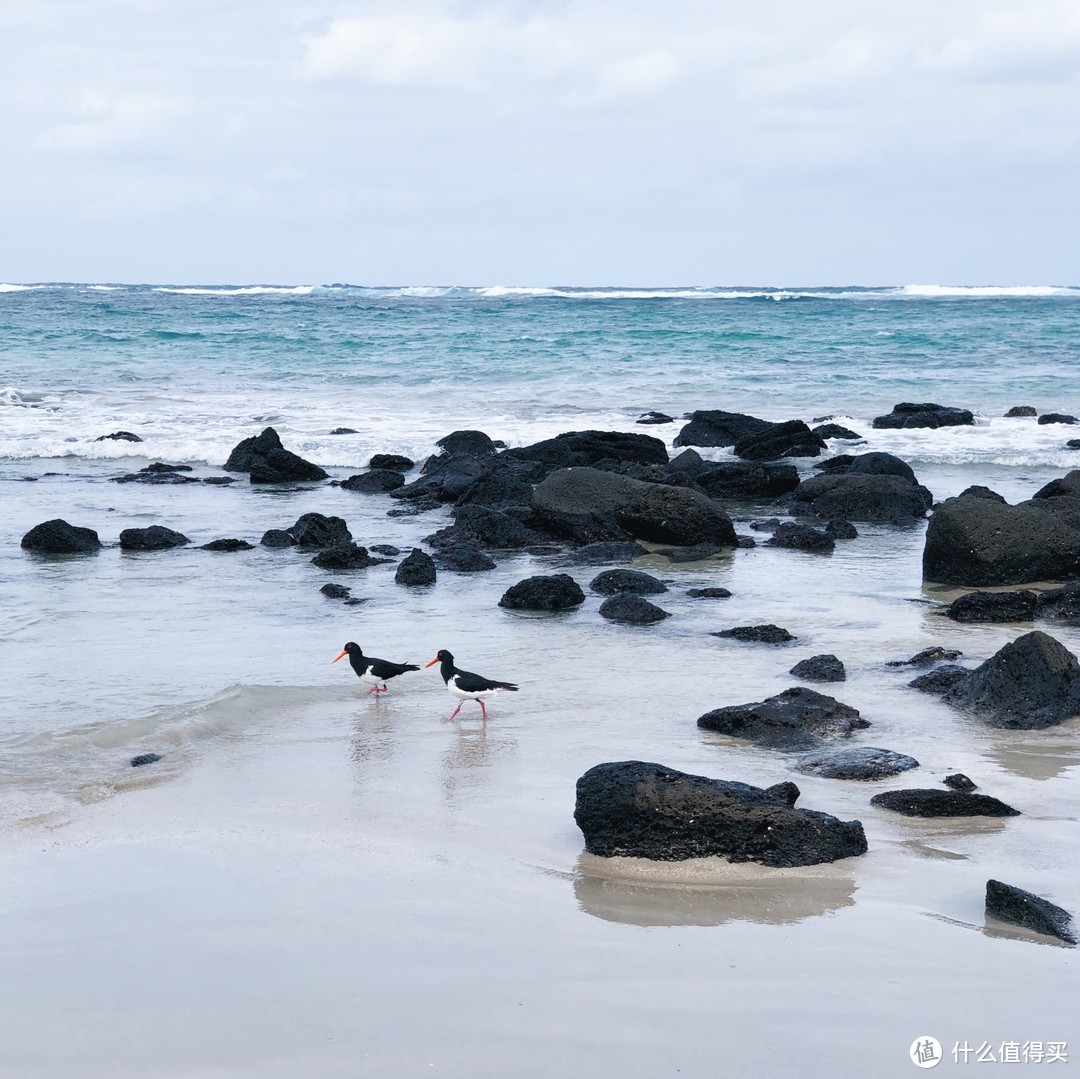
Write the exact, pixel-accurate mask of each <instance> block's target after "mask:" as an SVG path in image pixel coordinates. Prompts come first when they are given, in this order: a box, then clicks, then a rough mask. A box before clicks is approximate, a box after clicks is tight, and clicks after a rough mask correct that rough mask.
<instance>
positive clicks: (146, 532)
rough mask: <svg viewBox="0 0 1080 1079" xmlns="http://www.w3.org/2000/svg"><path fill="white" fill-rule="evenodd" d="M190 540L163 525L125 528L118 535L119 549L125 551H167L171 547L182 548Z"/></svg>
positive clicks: (181, 533)
mask: <svg viewBox="0 0 1080 1079" xmlns="http://www.w3.org/2000/svg"><path fill="white" fill-rule="evenodd" d="M190 542H191V540H189V539H188V538H187V536H185V535H184V534H183V532H176V531H174V530H173V529H171V528H166V527H165V526H164V525H150V527H149V528H125V529H124V530H123V532H121V533H120V547H121V548H122V549H123V550H125V551H167V550H169V549H170V548H171V547H183V546H184V545H185V544H188V543H190Z"/></svg>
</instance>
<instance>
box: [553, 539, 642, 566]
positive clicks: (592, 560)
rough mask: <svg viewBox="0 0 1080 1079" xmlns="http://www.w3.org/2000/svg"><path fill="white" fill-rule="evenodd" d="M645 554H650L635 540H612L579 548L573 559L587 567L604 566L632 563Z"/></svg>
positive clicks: (573, 554) (572, 556)
mask: <svg viewBox="0 0 1080 1079" xmlns="http://www.w3.org/2000/svg"><path fill="white" fill-rule="evenodd" d="M643 554H648V551H646V550H645V548H644V547H642V546H641V544H640V543H635V542H634V541H633V540H610V541H608V542H606V543H588V544H586V545H585V546H584V547H579V548H578V549H577V550H576V551H574V552H573V553H572V555H571V558H572V559H573V560H574V561H575V562H581V563H583V564H584V565H587V566H602V565H603V564H604V563H605V562H632V561H633V560H634V559H635V558H640V557H641V556H642V555H643Z"/></svg>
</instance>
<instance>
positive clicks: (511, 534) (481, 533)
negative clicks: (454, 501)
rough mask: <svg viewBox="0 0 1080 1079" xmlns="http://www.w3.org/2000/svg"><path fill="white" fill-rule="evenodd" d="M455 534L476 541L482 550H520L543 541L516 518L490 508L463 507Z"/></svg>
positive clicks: (457, 514) (455, 515) (456, 523)
mask: <svg viewBox="0 0 1080 1079" xmlns="http://www.w3.org/2000/svg"><path fill="white" fill-rule="evenodd" d="M454 527H455V530H456V531H457V532H458V533H460V534H461V537H462V538H463V539H468V538H471V539H475V540H476V541H477V543H479V544H480V545H481V546H482V547H492V548H495V549H496V550H518V549H520V548H522V547H531V546H533V545H534V544H536V543H538V542H540V541H541V540H542V539H543V537H542V536H540V535H538V534H537V533H536V532H533V531H532V530H531V529H529V528H526V527H525V525H523V524H522V523H521V521H519V520H518V519H517V518H516V517H511V516H510V515H509V514H507V513H504V512H502V511H501V510H494V509H489V508H488V507H487V506H478V505H464V506H459V507H457V509H456V511H455V514H454Z"/></svg>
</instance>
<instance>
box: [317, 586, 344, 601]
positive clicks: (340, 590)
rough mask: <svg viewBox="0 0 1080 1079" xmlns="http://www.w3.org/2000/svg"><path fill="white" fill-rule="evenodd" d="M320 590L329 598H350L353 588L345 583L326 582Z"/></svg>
mask: <svg viewBox="0 0 1080 1079" xmlns="http://www.w3.org/2000/svg"><path fill="white" fill-rule="evenodd" d="M319 591H320V592H321V593H322V594H323V595H324V596H326V598H327V599H348V598H349V593H350V592H351V591H352V589H351V588H349V587H348V586H346V585H343V584H337V583H330V584H324V585H323V586H322V588H320V589H319Z"/></svg>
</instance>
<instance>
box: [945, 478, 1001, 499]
mask: <svg viewBox="0 0 1080 1079" xmlns="http://www.w3.org/2000/svg"><path fill="white" fill-rule="evenodd" d="M956 497H957V498H989V499H990V500H991V501H992V502H1005V498H1004V497H1003V496H1002V495H999V494H998V493H997V491H991V490H990V488H989V487H983V486H982V485H981V484H978V483H975V484H972V485H971V486H970V487H965V488H964V489H963V490H962V491H961V492H960V493H959V494H958V495H957V496H956Z"/></svg>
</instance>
